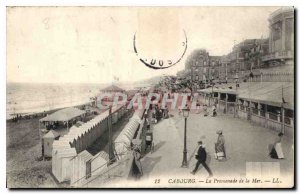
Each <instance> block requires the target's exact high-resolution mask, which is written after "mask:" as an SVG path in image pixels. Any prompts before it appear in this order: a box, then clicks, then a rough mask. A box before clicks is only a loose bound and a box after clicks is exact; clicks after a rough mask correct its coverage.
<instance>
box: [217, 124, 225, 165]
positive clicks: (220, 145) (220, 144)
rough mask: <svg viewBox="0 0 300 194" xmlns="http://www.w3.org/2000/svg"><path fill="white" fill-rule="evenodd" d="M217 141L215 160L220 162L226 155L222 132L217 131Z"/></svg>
mask: <svg viewBox="0 0 300 194" xmlns="http://www.w3.org/2000/svg"><path fill="white" fill-rule="evenodd" d="M217 134H219V135H218V139H217V143H215V151H216V155H215V156H216V159H218V160H222V159H224V158H226V153H225V138H224V136H223V132H222V130H218V131H217Z"/></svg>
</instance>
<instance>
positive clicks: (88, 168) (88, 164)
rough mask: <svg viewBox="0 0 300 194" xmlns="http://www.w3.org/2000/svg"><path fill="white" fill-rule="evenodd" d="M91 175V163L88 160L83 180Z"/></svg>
mask: <svg viewBox="0 0 300 194" xmlns="http://www.w3.org/2000/svg"><path fill="white" fill-rule="evenodd" d="M91 173H92V161H91V160H89V161H87V162H86V174H85V178H86V179H88V178H90V177H91Z"/></svg>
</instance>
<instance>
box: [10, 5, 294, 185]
mask: <svg viewBox="0 0 300 194" xmlns="http://www.w3.org/2000/svg"><path fill="white" fill-rule="evenodd" d="M294 20H295V19H294V7H266V6H264V7H259V6H257V7H201V6H195V7H192V6H190V7H186V6H185V7H101V6H99V7H88V6H81V7H76V6H74V7H64V6H61V7H60V6H56V7H51V6H49V7H47V6H46V7H39V6H36V7H26V6H25V7H10V6H8V7H6V25H7V29H6V39H7V40H6V41H7V42H6V50H7V55H6V59H7V64H6V71H7V72H6V74H7V83H6V142H7V143H6V185H7V188H294V185H295V183H294V180H295V147H294V145H295V138H294V131H295V117H294V116H295V103H294V101H295V97H294V96H295V89H294V88H295V79H294V78H295V68H294V66H295V55H294V51H295V33H294V32H295V26H294V24H295V21H294Z"/></svg>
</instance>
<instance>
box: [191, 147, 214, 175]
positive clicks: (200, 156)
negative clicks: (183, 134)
mask: <svg viewBox="0 0 300 194" xmlns="http://www.w3.org/2000/svg"><path fill="white" fill-rule="evenodd" d="M198 145H199V148H198V152H197V155H196V159H197V160H198V161H197V164H196V166H195V169H194V170H193V171H192V172H191V173H192V174H195V173H196V172H197V170H198V168H199V165H200V164H202V166H203V167H204V168H205V169H206V170H207V172H208V174H209V177H212V176H213V174H212V172H211V170H210V168H209V167H208V166H207V164H206V163H205V162H206V151H205V148H204V147H203V146H202V141H199V142H198Z"/></svg>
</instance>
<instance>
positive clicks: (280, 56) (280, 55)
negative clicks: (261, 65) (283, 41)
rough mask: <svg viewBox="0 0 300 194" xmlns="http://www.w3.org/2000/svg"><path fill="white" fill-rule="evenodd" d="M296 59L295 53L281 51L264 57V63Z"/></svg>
mask: <svg viewBox="0 0 300 194" xmlns="http://www.w3.org/2000/svg"><path fill="white" fill-rule="evenodd" d="M293 58H294V52H293V51H280V52H275V53H271V54H269V55H266V56H263V57H262V61H270V60H276V59H293Z"/></svg>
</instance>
